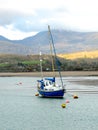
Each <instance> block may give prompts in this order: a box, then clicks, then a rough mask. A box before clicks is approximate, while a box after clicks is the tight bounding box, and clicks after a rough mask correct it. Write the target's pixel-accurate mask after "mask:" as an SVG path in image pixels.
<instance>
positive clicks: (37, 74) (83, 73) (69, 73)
mask: <svg viewBox="0 0 98 130" xmlns="http://www.w3.org/2000/svg"><path fill="white" fill-rule="evenodd" d="M52 74H53V73H52V72H44V73H43V76H48V77H50V76H52ZM61 74H62V76H98V71H63V72H61ZM55 75H56V76H58V72H57V73H56V72H55ZM10 76H11V77H12V76H23V77H29V76H30V77H40V72H21V73H20V72H19V73H18V72H17V73H10V72H8V73H0V77H10Z"/></svg>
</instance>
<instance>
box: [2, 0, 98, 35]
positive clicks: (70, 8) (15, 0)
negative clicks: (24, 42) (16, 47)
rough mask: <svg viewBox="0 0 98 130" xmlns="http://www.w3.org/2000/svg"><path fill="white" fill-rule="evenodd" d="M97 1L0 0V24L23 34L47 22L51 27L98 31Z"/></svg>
mask: <svg viewBox="0 0 98 130" xmlns="http://www.w3.org/2000/svg"><path fill="white" fill-rule="evenodd" d="M97 5H98V2H97V0H90V1H89V0H66V1H65V0H58V1H57V0H48V1H46V0H40V1H39V0H36V1H35V0H0V27H2V29H3V30H6V31H8V30H10V32H13V31H15V32H17V33H18V32H21V33H23V34H26V33H27V34H31V33H33V32H34V33H35V32H39V31H43V30H46V29H47V25H48V24H50V25H51V26H52V28H60V29H61V28H62V29H68V30H80V31H98V24H97V23H98V18H97V16H98V8H97ZM0 34H2V32H1V30H0ZM19 34H20V33H19ZM12 35H13V34H12Z"/></svg>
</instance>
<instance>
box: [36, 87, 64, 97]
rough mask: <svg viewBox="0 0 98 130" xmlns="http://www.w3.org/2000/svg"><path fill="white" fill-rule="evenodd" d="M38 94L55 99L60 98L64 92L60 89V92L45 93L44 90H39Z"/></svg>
mask: <svg viewBox="0 0 98 130" xmlns="http://www.w3.org/2000/svg"><path fill="white" fill-rule="evenodd" d="M38 92H39V94H40V95H41V96H42V97H54V98H55V97H57V98H62V97H63V96H64V92H65V90H64V89H61V90H56V91H45V90H41V89H39V90H38Z"/></svg>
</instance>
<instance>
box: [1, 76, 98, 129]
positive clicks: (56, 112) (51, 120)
mask: <svg viewBox="0 0 98 130" xmlns="http://www.w3.org/2000/svg"><path fill="white" fill-rule="evenodd" d="M92 78H93V79H97V77H81V79H82V80H83V79H89V80H90V79H92ZM37 79H38V78H36V77H0V130H98V93H91V91H93V90H94V91H98V87H97V86H85V85H79V84H78V85H77V84H73V83H72V82H70V81H72V80H77V79H78V80H80V78H78V77H63V80H64V84H66V89H67V93H66V94H65V96H64V98H63V99H49V98H41V97H36V96H35V93H36V92H37V91H36V80H37ZM57 80H58V82H59V79H57ZM84 90H85V91H89V92H88V93H85V92H84ZM75 92H76V93H77V94H78V96H79V98H78V99H73V97H72V95H73V94H74V93H75ZM66 99H68V100H69V101H70V103H69V104H67V107H66V108H65V109H63V108H61V104H62V103H65V101H66Z"/></svg>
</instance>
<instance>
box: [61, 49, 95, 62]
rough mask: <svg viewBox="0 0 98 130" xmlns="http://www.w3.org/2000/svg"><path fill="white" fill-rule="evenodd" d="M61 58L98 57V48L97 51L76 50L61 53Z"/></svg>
mask: <svg viewBox="0 0 98 130" xmlns="http://www.w3.org/2000/svg"><path fill="white" fill-rule="evenodd" d="M58 56H59V57H61V58H66V59H70V60H74V59H78V58H98V50H96V51H83V52H76V53H70V54H59V55H58Z"/></svg>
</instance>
